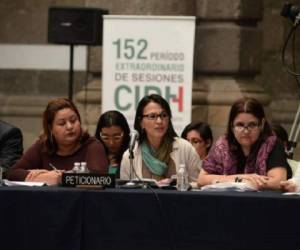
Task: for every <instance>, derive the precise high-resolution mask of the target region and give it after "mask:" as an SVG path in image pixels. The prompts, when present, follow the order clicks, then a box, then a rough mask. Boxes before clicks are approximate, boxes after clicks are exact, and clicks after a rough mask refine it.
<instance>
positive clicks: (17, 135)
mask: <svg viewBox="0 0 300 250" xmlns="http://www.w3.org/2000/svg"><path fill="white" fill-rule="evenodd" d="M22 153H23V136H22V132H21V130H20V129H19V128H16V127H14V126H12V125H11V124H8V123H6V122H4V121H0V167H1V168H2V170H3V171H4V172H5V171H6V170H7V169H8V168H9V167H10V166H12V165H13V164H14V163H15V162H16V161H17V160H18V159H19V158H20V157H21V156H22Z"/></svg>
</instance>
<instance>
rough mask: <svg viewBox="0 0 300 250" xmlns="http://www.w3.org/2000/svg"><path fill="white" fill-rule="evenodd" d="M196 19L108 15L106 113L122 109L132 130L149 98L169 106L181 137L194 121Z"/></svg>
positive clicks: (104, 70) (105, 33)
mask: <svg viewBox="0 0 300 250" xmlns="http://www.w3.org/2000/svg"><path fill="white" fill-rule="evenodd" d="M194 41H195V17H183V16H178V17H177V16H176V17H172V16H114V15H107V16H104V30H103V68H102V112H105V111H107V110H114V109H115V110H119V111H120V112H122V113H123V114H124V115H125V116H126V118H127V119H128V122H129V124H130V125H131V126H132V124H133V121H134V117H135V112H136V107H137V104H138V102H139V100H140V99H141V98H143V96H145V95H149V94H152V93H157V94H160V95H161V96H163V97H164V98H165V99H166V100H167V101H168V102H169V104H170V106H171V109H172V114H173V119H172V121H173V125H174V128H175V130H176V131H177V133H181V131H182V129H183V128H184V126H185V125H187V124H188V123H189V122H190V120H191V110H192V109H191V104H192V82H193V57H194V56H193V55H194Z"/></svg>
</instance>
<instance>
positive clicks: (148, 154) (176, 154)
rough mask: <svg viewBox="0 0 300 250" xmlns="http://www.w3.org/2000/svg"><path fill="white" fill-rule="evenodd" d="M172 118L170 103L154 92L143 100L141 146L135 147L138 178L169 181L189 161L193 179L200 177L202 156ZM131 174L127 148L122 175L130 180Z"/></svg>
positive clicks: (139, 120) (137, 121) (138, 115)
mask: <svg viewBox="0 0 300 250" xmlns="http://www.w3.org/2000/svg"><path fill="white" fill-rule="evenodd" d="M171 118H172V114H171V109H170V106H169V104H168V103H167V101H166V100H165V99H163V98H162V97H161V96H159V95H156V94H152V95H149V96H145V97H144V98H143V99H142V100H141V101H140V102H139V104H138V107H137V111H136V116H135V121H134V128H135V129H136V130H137V131H138V133H139V141H138V145H136V147H135V148H134V150H133V151H134V152H133V155H134V159H133V167H134V173H133V176H134V177H136V175H137V176H138V177H139V178H151V179H155V180H157V181H161V182H168V181H169V180H170V177H171V176H172V175H174V174H176V173H177V170H178V169H179V165H180V164H185V166H186V169H187V172H188V179H189V181H190V182H192V181H196V180H197V177H198V174H199V170H200V167H201V161H200V158H199V156H198V154H197V152H196V151H195V149H194V148H193V147H192V145H191V144H190V143H189V142H187V141H186V140H184V139H182V138H178V137H177V135H176V132H175V130H174V128H173V125H172V121H171ZM129 176H130V160H129V151H126V152H125V153H124V155H123V159H122V162H121V178H122V179H129Z"/></svg>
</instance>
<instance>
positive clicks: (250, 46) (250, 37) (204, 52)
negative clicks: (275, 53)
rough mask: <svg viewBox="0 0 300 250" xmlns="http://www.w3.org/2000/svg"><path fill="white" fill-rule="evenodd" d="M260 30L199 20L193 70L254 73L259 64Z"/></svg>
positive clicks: (201, 71) (221, 72) (217, 72)
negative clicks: (200, 21)
mask: <svg viewBox="0 0 300 250" xmlns="http://www.w3.org/2000/svg"><path fill="white" fill-rule="evenodd" d="M261 42H262V41H261V31H260V30H258V29H256V28H254V27H243V26H239V25H235V24H234V23H202V24H201V23H200V24H199V25H198V26H197V28H196V46H195V70H196V71H197V72H200V73H209V74H213V73H216V74H239V73H241V72H243V73H247V74H253V75H255V74H256V73H257V72H259V71H260V68H261V46H262V44H261Z"/></svg>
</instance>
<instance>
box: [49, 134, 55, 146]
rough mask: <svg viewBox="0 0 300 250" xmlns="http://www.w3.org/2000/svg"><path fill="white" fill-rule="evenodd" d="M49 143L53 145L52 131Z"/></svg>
mask: <svg viewBox="0 0 300 250" xmlns="http://www.w3.org/2000/svg"><path fill="white" fill-rule="evenodd" d="M50 143H51V144H52V145H53V144H54V139H53V134H52V131H51V132H50Z"/></svg>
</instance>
